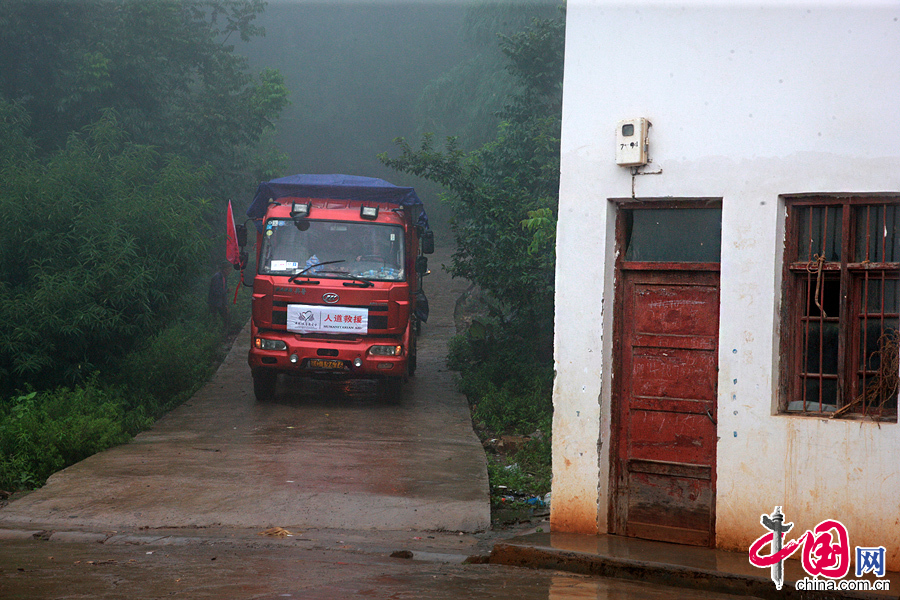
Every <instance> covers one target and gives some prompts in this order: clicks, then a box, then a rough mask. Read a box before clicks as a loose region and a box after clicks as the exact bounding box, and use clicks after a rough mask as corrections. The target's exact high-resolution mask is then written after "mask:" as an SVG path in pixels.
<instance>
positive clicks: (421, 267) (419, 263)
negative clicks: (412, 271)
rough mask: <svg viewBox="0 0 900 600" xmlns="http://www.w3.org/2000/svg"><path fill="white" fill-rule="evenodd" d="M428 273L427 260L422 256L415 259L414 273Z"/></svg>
mask: <svg viewBox="0 0 900 600" xmlns="http://www.w3.org/2000/svg"><path fill="white" fill-rule="evenodd" d="M427 272H428V259H427V258H425V257H424V256H417V257H416V273H419V274H424V273H427Z"/></svg>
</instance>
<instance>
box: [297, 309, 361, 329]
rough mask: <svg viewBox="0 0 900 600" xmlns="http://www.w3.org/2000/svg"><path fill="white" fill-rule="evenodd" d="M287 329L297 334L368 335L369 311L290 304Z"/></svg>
mask: <svg viewBox="0 0 900 600" xmlns="http://www.w3.org/2000/svg"><path fill="white" fill-rule="evenodd" d="M287 329H288V331H293V332H295V333H367V332H368V331H369V311H368V310H367V309H365V308H348V307H345V306H315V305H311V304H288V307H287Z"/></svg>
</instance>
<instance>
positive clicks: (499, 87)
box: [415, 0, 558, 150]
mask: <svg viewBox="0 0 900 600" xmlns="http://www.w3.org/2000/svg"><path fill="white" fill-rule="evenodd" d="M557 9H558V7H557V4H556V3H555V2H552V1H547V0H523V1H521V2H508V3H497V2H476V3H473V4H472V5H470V6H469V7H468V8H467V9H466V15H465V18H464V20H463V24H462V26H461V28H460V37H461V38H462V42H463V43H464V44H465V45H466V46H467V47H468V48H470V50H471V52H472V55H471V57H469V58H468V59H466V60H464V61H462V62H460V63H459V64H457V65H456V66H454V67H453V68H452V69H449V70H448V71H447V72H445V73H443V74H442V75H441V76H440V77H437V78H435V79H434V80H432V81H431V82H430V83H429V84H428V85H427V86H426V87H425V89H424V90H423V91H422V93H421V95H420V96H419V99H418V100H417V102H416V110H415V119H416V121H417V123H418V133H419V134H420V135H424V134H425V133H426V132H430V133H432V134H433V135H435V136H437V137H440V138H443V137H445V136H447V135H453V136H454V137H456V138H457V139H458V140H459V144H460V147H462V148H464V149H467V150H468V149H473V148H477V147H479V146H481V145H482V144H485V143H487V142H488V141H490V140H491V139H492V137H493V132H494V131H495V130H496V127H497V125H498V124H499V122H500V119H501V117H500V112H501V110H502V109H503V107H504V104H505V103H506V101H507V99H508V98H509V96H511V95H513V94H515V93H517V92H518V91H520V86H521V81H520V80H519V79H518V78H516V77H515V76H513V75H512V74H511V73H510V72H509V70H508V65H507V58H506V57H505V55H504V54H502V53H500V52H497V43H498V39H502V38H503V36H510V35H513V34H515V33H517V32H519V31H522V30H523V29H525V28H527V27H528V26H529V24H530V23H531V21H532V19H535V18H552V17H553V16H554V13H555V12H556V11H557Z"/></svg>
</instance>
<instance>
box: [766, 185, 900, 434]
mask: <svg viewBox="0 0 900 600" xmlns="http://www.w3.org/2000/svg"><path fill="white" fill-rule="evenodd" d="M785 203H786V205H787V229H786V245H785V266H784V293H785V295H784V299H785V302H784V315H783V316H784V322H783V324H782V378H781V382H782V385H781V391H782V399H781V409H782V411H783V412H788V413H806V414H816V415H822V414H825V415H829V416H833V417H838V416H848V417H849V416H867V417H873V418H877V419H883V420H894V421H896V419H897V395H898V375H900V363H898V353H897V348H898V340H900V333H898V320H900V298H898V297H900V293H898V292H900V284H898V282H900V279H898V278H900V197H896V196H895V197H886V196H870V197H866V196H862V197H815V198H811V197H803V198H787V199H786V200H785Z"/></svg>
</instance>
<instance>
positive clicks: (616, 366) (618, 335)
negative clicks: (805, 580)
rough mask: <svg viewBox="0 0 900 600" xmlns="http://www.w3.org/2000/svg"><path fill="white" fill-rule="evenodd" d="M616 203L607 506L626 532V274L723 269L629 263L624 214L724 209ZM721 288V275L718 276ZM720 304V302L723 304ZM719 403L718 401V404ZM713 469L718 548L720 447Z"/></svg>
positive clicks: (614, 529) (615, 529)
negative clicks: (623, 506)
mask: <svg viewBox="0 0 900 600" xmlns="http://www.w3.org/2000/svg"><path fill="white" fill-rule="evenodd" d="M610 202H611V203H613V204H614V205H615V211H616V213H615V254H614V256H615V257H616V258H615V264H614V269H615V285H614V295H613V348H612V382H611V396H610V430H609V431H610V444H609V454H608V460H609V496H608V503H607V504H608V506H607V510H608V512H607V532H608V533H610V534H614V535H623V536H624V535H625V531H626V523H625V518H624V515H625V511H622V510H617V507H618V503H619V502H620V501H621V500H622V498H623V497H625V496H623V494H622V493H621V491H620V489H619V482H620V481H621V475H622V473H621V465H620V461H619V458H618V457H619V449H620V448H619V440H620V437H621V436H620V431H621V427H622V426H623V424H622V419H621V413H622V411H621V405H620V402H621V401H622V397H623V390H622V385H623V379H624V377H623V376H622V374H621V373H622V371H621V369H622V356H623V354H622V352H623V350H624V348H623V339H622V338H623V334H624V332H625V322H624V310H623V308H624V302H625V288H626V285H625V281H624V279H625V277H624V275H625V273H626V272H627V271H685V272H691V271H694V272H696V271H706V272H710V271H713V272H720V262H717V263H675V262H628V263H626V261H625V248H626V225H625V217H626V214H627V212H628V211H629V210H639V209H641V208H646V209H653V208H662V209H666V208H671V209H692V208H721V207H722V199H721V198H683V199H674V198H611V199H610ZM719 288H720V290H721V278H720V279H719ZM720 306H721V305H720ZM716 404H717V405H718V402H717V403H716ZM713 453H714V454H713V456H714V468H713V470H712V473H711V477H712V480H711V484H712V492H713V497H712V507H711V519H712V522H711V532H710V533H711V535H710V546H711V547H715V538H716V536H715V525H716V470H717V468H716V467H715V465H716V464H717V462H718V452H717V449H716V448H714V449H713Z"/></svg>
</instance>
